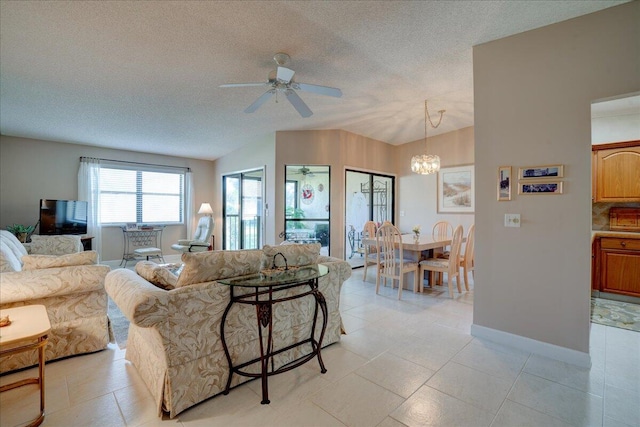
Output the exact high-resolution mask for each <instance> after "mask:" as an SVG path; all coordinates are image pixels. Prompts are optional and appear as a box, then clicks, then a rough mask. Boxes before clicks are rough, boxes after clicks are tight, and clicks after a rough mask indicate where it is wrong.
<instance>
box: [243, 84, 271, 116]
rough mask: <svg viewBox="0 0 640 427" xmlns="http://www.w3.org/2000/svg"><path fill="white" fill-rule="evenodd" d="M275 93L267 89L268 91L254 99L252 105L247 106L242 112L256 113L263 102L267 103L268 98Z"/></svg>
mask: <svg viewBox="0 0 640 427" xmlns="http://www.w3.org/2000/svg"><path fill="white" fill-rule="evenodd" d="M274 93H276V91H275V89H269V90H268V91H266V92H265V93H263V94H262V95H260V97H259V98H258V99H256V100H255V101H254V103H253V104H251V105H249V106H248V107H247V108H246V109H245V110H244V112H245V113H253V112H254V111H256V110H257V109H258V108H260V106H261V105H262V104H264V103H265V102H267V100H269V98H271V97H272V96H273V94H274Z"/></svg>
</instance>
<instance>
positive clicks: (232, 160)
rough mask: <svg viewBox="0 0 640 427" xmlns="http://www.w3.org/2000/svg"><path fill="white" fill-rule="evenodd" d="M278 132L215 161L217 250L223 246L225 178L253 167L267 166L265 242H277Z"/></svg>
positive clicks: (265, 176) (265, 182) (214, 186)
mask: <svg viewBox="0 0 640 427" xmlns="http://www.w3.org/2000/svg"><path fill="white" fill-rule="evenodd" d="M274 165H275V135H274V134H270V135H267V136H265V137H263V138H261V139H258V140H256V141H254V142H252V143H251V144H249V145H247V146H246V147H244V148H241V149H239V150H236V151H234V152H232V153H230V154H228V155H226V156H224V157H221V158H219V159H216V160H215V161H214V162H213V171H214V172H213V174H214V180H213V181H212V188H213V190H214V192H215V195H216V196H215V199H214V203H212V205H211V206H212V207H213V211H214V219H215V221H216V222H215V233H214V234H215V236H216V239H215V240H216V249H222V247H223V246H222V244H223V233H222V197H223V196H222V195H223V193H222V177H223V176H224V175H229V174H231V173H238V172H246V171H250V170H255V169H260V168H264V174H265V175H264V184H265V185H264V188H265V194H264V195H263V197H264V207H265V212H264V213H265V225H264V230H265V233H264V234H265V236H264V237H265V240H264V243H265V244H270V245H273V244H274V243H275V241H274V236H275V235H276V234H277V233H275V228H274V216H273V214H272V212H273V208H272V206H273V204H274V203H273V201H274V198H275V185H274V182H275V173H276V172H275V168H274ZM267 207H268V210H267V209H266V208H267Z"/></svg>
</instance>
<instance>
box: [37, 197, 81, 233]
mask: <svg viewBox="0 0 640 427" xmlns="http://www.w3.org/2000/svg"><path fill="white" fill-rule="evenodd" d="M87 209H88V203H87V202H84V201H80V200H49V199H40V234H87Z"/></svg>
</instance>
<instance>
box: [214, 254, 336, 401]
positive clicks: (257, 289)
mask: <svg viewBox="0 0 640 427" xmlns="http://www.w3.org/2000/svg"><path fill="white" fill-rule="evenodd" d="M280 255H282V254H280ZM283 258H284V256H283ZM285 263H286V260H285ZM328 272H329V270H328V268H327V266H326V265H322V264H317V265H308V266H303V267H292V268H291V269H287V270H283V271H272V272H269V273H267V272H262V273H259V274H252V275H248V276H242V277H238V278H231V279H220V280H218V283H221V284H223V285H227V286H229V290H230V299H229V304H228V305H227V308H226V309H225V311H224V313H223V315H222V321H221V322H220V337H221V341H222V348H223V349H224V353H225V356H226V357H227V363H228V364H229V377H228V379H227V385H226V387H225V389H224V391H223V392H222V394H225V395H226V394H229V389H230V388H231V377H232V376H233V374H234V373H235V374H238V375H242V376H245V377H251V378H260V379H261V381H262V401H261V402H260V403H262V404H263V405H264V404H268V403H269V387H268V383H267V379H268V377H270V376H272V375H277V374H280V373H283V372H287V371H290V370H291V369H294V368H297V367H298V366H301V365H303V364H305V363H307V362H308V361H309V360H311V359H313V358H317V359H318V363H319V364H320V372H321V373H323V374H324V373H325V372H327V369H326V368H325V367H324V363H323V361H322V355H321V354H320V351H321V347H322V339H323V338H324V333H325V330H326V329H327V302H326V300H325V298H324V295H322V292H320V290H319V289H318V278H319V277H322V276H324V275H326V274H327V273H328ZM236 288H244V289H245V292H246V291H248V292H247V293H241V294H239V295H238V294H237V293H236ZM291 288H300V292H299V293H298V294H295V295H291V296H284V297H277V296H275V295H274V293H275V292H276V291H283V290H286V289H291ZM306 296H311V297H313V298H314V300H315V310H314V313H313V322H312V325H311V334H310V337H309V338H307V339H304V340H302V341H299V342H296V343H293V344H290V345H288V346H286V347H284V348H280V349H275V348H274V347H273V319H272V317H273V306H274V305H275V304H277V303H280V302H284V301H290V300H294V299H298V298H304V297H306ZM233 304H245V305H251V306H254V307H255V308H256V320H257V327H258V340H259V342H260V356H259V357H256V358H255V359H252V360H250V361H248V362H244V363H241V364H239V365H234V363H233V360H231V354H230V353H229V348H228V346H227V341H226V337H225V333H224V329H225V323H226V319H227V315H228V314H229V310H230V309H231V307H232V306H233ZM320 310H321V311H322V329H321V332H320V337H318V339H317V340H316V338H315V329H316V322H317V319H318V312H319V311H320ZM263 328H266V329H267V339H266V348H265V345H264V343H263V334H262V329H263ZM307 343H310V344H311V348H312V351H311V353H309V354H307V355H306V356H303V357H302V358H300V359H298V360H296V361H293V362H291V363H288V364H286V365H285V366H282V367H280V368H278V369H274V367H273V364H272V365H271V369H269V362H270V361H272V359H273V357H274V356H275V355H277V354H280V353H282V352H284V351H287V350H290V349H292V348H294V347H298V346H301V345H303V344H307ZM255 362H260V372H248V371H246V370H245V368H246V367H248V366H250V365H252V364H253V363H255Z"/></svg>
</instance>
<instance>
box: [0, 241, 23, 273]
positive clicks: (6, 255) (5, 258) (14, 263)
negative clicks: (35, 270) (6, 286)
mask: <svg viewBox="0 0 640 427" xmlns="http://www.w3.org/2000/svg"><path fill="white" fill-rule="evenodd" d="M20 270H22V265H21V264H20V260H19V259H18V258H17V257H16V256H15V254H14V253H13V250H12V249H11V248H10V247H9V245H7V243H6V242H5V241H4V240H0V273H4V272H5V271H20Z"/></svg>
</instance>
